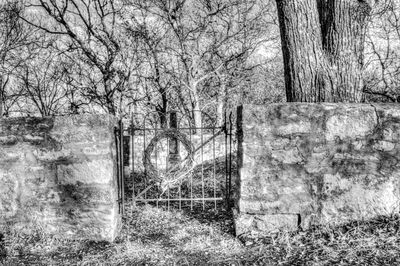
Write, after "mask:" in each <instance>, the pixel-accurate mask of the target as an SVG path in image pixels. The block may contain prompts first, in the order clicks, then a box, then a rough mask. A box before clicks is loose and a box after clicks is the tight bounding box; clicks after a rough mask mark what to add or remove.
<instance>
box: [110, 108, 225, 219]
mask: <svg viewBox="0 0 400 266" xmlns="http://www.w3.org/2000/svg"><path fill="white" fill-rule="evenodd" d="M151 118H152V114H150V115H147V116H146V117H144V118H143V119H139V118H138V115H135V114H132V116H131V118H130V121H125V123H123V122H122V121H121V122H120V123H119V127H118V128H117V129H116V143H117V161H118V171H117V173H118V191H119V192H118V196H119V203H120V212H122V213H123V212H124V204H125V203H130V204H133V205H137V204H152V205H154V206H157V207H164V208H166V209H168V210H169V209H170V208H177V209H184V208H185V209H186V208H187V209H191V210H194V209H198V210H206V209H210V208H214V209H217V208H218V206H226V205H228V206H229V204H230V195H231V190H232V185H231V183H232V147H233V145H232V116H231V115H229V116H226V117H225V121H224V123H223V125H221V126H215V125H213V124H212V123H208V124H206V123H202V124H201V125H200V126H197V127H196V126H194V125H192V123H191V122H190V120H188V121H186V120H185V117H184V116H181V117H180V116H179V114H178V113H176V112H170V113H169V120H168V121H166V122H167V123H165V126H164V127H162V128H161V127H159V123H154V124H153V123H152V121H154V119H151ZM124 124H125V125H124Z"/></svg>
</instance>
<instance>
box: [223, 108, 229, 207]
mask: <svg viewBox="0 0 400 266" xmlns="http://www.w3.org/2000/svg"><path fill="white" fill-rule="evenodd" d="M224 120H225V121H224V133H225V201H226V202H225V203H226V204H227V203H228V201H227V199H228V186H229V185H228V128H227V119H226V113H225V119H224Z"/></svg>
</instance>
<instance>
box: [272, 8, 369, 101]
mask: <svg viewBox="0 0 400 266" xmlns="http://www.w3.org/2000/svg"><path fill="white" fill-rule="evenodd" d="M276 2H277V10H278V17H279V24H280V31H281V42H282V52H283V58H284V70H285V84H286V98H287V101H289V102H293V101H299V102H361V101H363V93H362V89H363V79H362V65H363V56H362V55H363V51H364V46H363V43H364V37H365V31H366V24H367V18H368V16H369V14H370V11H371V6H372V3H370V2H368V1H362V0H297V1H294V0H276Z"/></svg>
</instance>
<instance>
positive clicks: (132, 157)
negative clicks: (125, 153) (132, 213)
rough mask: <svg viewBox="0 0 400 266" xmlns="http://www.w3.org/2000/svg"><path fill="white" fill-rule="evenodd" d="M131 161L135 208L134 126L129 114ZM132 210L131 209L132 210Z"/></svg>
mask: <svg viewBox="0 0 400 266" xmlns="http://www.w3.org/2000/svg"><path fill="white" fill-rule="evenodd" d="M131 143H132V146H131V148H132V151H131V160H132V177H131V179H132V204H133V207H136V197H135V125H134V122H133V113H132V114H131ZM132 209H133V208H132Z"/></svg>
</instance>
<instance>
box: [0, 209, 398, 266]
mask: <svg viewBox="0 0 400 266" xmlns="http://www.w3.org/2000/svg"><path fill="white" fill-rule="evenodd" d="M399 228H400V217H399V215H391V216H380V217H377V218H375V219H372V220H368V221H358V222H352V223H349V224H345V225H341V226H336V227H335V226H325V227H322V228H315V229H312V230H308V231H304V232H293V233H284V232H282V233H279V234H275V235H270V236H268V237H265V238H262V239H240V241H239V240H238V239H236V238H235V237H234V236H233V235H232V221H231V219H230V217H229V216H227V215H226V213H223V212H209V213H206V214H201V213H199V212H198V213H183V212H177V211H171V212H167V211H164V210H161V209H157V208H154V207H150V206H145V207H142V208H140V209H135V210H130V209H128V210H127V215H126V216H125V217H124V219H123V230H122V232H121V236H120V237H119V238H118V239H117V240H116V242H115V243H107V242H93V241H71V240H63V239H58V238H54V237H51V236H46V235H44V234H42V233H41V229H40V227H38V226H36V225H32V226H31V228H30V232H31V234H29V235H27V234H24V233H20V232H21V231H19V232H16V231H13V232H12V231H8V232H5V235H4V239H3V246H4V247H3V250H4V251H6V253H7V256H6V257H4V256H2V251H1V250H2V248H0V260H2V264H3V265H360V264H361V265H400V233H399ZM0 238H1V237H0ZM3 255H4V254H3ZM234 262H235V263H236V264H233V263H234ZM174 263H175V264H174Z"/></svg>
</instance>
